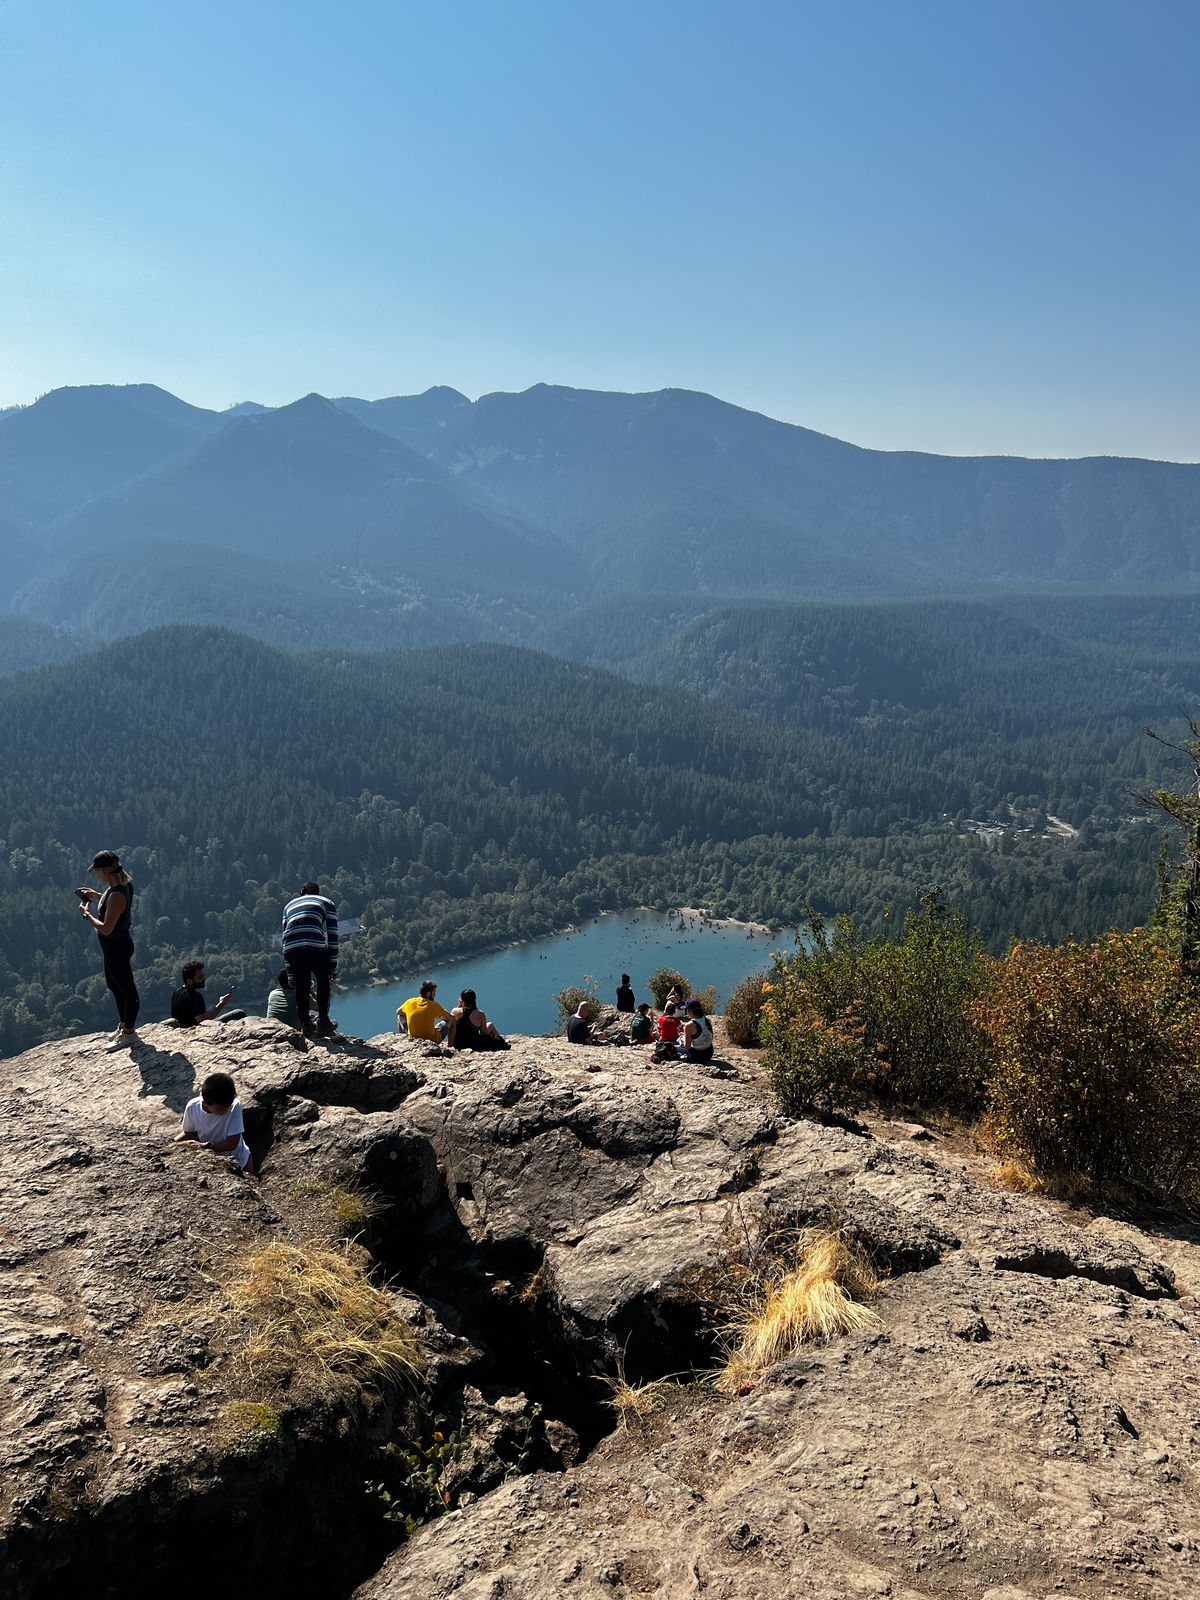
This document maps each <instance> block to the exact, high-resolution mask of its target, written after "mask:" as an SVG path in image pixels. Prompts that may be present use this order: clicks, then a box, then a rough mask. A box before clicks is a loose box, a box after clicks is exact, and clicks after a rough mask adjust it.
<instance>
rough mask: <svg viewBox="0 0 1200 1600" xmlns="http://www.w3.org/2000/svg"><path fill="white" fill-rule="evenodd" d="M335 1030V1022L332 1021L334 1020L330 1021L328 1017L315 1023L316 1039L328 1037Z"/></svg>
mask: <svg viewBox="0 0 1200 1600" xmlns="http://www.w3.org/2000/svg"><path fill="white" fill-rule="evenodd" d="M336 1032H337V1024H336V1023H334V1022H331V1021H330V1019H329V1018H328V1017H326V1018H325V1020H324V1022H318V1023H317V1038H318V1039H328V1038H329V1037H330V1035H331V1034H334V1033H336Z"/></svg>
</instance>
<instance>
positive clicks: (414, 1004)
mask: <svg viewBox="0 0 1200 1600" xmlns="http://www.w3.org/2000/svg"><path fill="white" fill-rule="evenodd" d="M400 1009H401V1011H403V1013H404V1020H405V1022H407V1023H408V1035H409V1038H410V1039H432V1040H433V1041H434V1043H435V1044H436V1043H437V1037H438V1034H437V1029H436V1028H435V1027H434V1023H435V1022H436V1021H437V1020H438V1018H439V1017H445V1018H446V1020H447V1021H449V1020H450V1013H449V1012H448V1011H447V1010H446V1008H445V1006H440V1005H438V1003H437V1001H436V1000H426V999H425V998H424V997H423V996H422V995H415V996H414V997H413V999H411V1000H406V1001H405V1002H404V1004H403V1005H402V1006H401V1007H400Z"/></svg>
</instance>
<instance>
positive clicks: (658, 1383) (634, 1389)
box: [599, 1351, 683, 1431]
mask: <svg viewBox="0 0 1200 1600" xmlns="http://www.w3.org/2000/svg"><path fill="white" fill-rule="evenodd" d="M599 1381H600V1382H601V1383H603V1384H604V1385H605V1387H606V1388H607V1389H608V1395H609V1397H608V1399H607V1400H606V1401H605V1402H604V1404H605V1405H606V1406H608V1407H609V1408H610V1409H611V1410H613V1411H615V1412H616V1414H617V1425H618V1427H620V1428H621V1429H622V1430H623V1431H624V1430H628V1429H629V1428H630V1427H631V1426H632V1425H633V1424H634V1423H641V1422H645V1421H646V1419H647V1417H652V1416H653V1415H654V1413H655V1412H656V1411H661V1410H662V1408H663V1406H664V1405H665V1404H666V1403H667V1401H668V1399H669V1398H670V1397H671V1395H673V1394H676V1393H678V1391H679V1390H680V1389H681V1388H682V1386H683V1385H682V1384H681V1382H680V1377H679V1374H673V1375H672V1376H670V1377H666V1378H655V1379H653V1380H652V1381H650V1382H649V1383H630V1382H629V1379H628V1378H627V1377H626V1375H625V1353H624V1351H621V1352H620V1353H619V1354H618V1356H617V1370H616V1372H615V1373H614V1374H613V1375H612V1376H611V1377H610V1376H608V1374H607V1373H605V1374H602V1375H601V1376H600V1379H599Z"/></svg>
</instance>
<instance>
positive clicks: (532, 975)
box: [333, 911, 792, 1039]
mask: <svg viewBox="0 0 1200 1600" xmlns="http://www.w3.org/2000/svg"><path fill="white" fill-rule="evenodd" d="M780 948H787V949H791V948H792V936H791V934H790V933H780V934H766V933H759V932H750V931H748V930H747V929H746V928H745V927H744V926H734V927H705V926H704V924H703V923H701V922H700V921H699V920H698V919H697V918H694V917H689V918H687V919H686V925H685V926H684V927H683V928H682V930H681V929H680V922H679V916H678V914H676V915H675V916H673V917H670V918H668V917H667V916H666V915H665V914H664V913H663V912H659V911H623V912H609V913H608V914H607V915H606V916H602V917H598V918H596V919H595V920H594V921H592V920H591V919H589V920H588V921H587V922H586V923H585V924H584V925H583V926H582V927H579V928H576V929H574V930H572V931H569V932H566V933H554V934H549V935H548V936H547V937H546V938H544V939H534V940H531V941H530V942H529V943H528V944H520V945H514V946H511V947H510V948H508V949H505V950H493V951H492V952H490V953H489V954H488V955H481V956H469V957H467V958H466V959H465V960H462V961H447V962H444V963H442V965H440V966H434V967H430V968H429V969H428V970H427V971H424V972H414V973H411V974H410V975H409V976H408V977H406V978H402V979H400V980H399V981H398V982H396V983H387V984H377V985H375V987H374V988H370V989H350V990H347V991H346V992H345V993H344V994H340V995H338V996H336V998H335V1002H334V1005H333V1011H334V1014H335V1016H336V1017H337V1020H338V1027H339V1028H340V1029H341V1031H342V1032H343V1033H353V1034H358V1035H360V1036H362V1037H364V1038H368V1039H369V1038H370V1037H371V1036H372V1034H376V1033H392V1032H394V1031H395V1027H396V1007H397V1006H398V1005H399V1004H400V1002H401V1001H402V1000H407V999H408V998H409V997H410V996H411V995H414V994H416V992H417V985H418V984H419V983H420V981H421V979H422V978H432V979H433V980H434V982H435V983H436V984H437V985H438V999H439V1000H440V1001H441V1003H442V1004H443V1005H444V1006H445V1007H446V1009H447V1010H449V1009H450V1007H451V1006H453V1005H454V1004H455V1002H456V1001H457V999H458V994H459V990H460V989H468V988H469V989H474V990H475V992H476V994H477V995H478V996H479V1004H480V1007H481V1008H482V1009H483V1010H484V1011H486V1012H487V1015H488V1017H489V1019H490V1020H491V1021H493V1022H494V1023H495V1024H496V1026H497V1028H499V1030H500V1032H501V1033H553V1032H554V1031H555V1028H556V1018H555V1011H554V996H555V994H557V992H558V991H559V990H560V989H565V988H566V987H567V986H568V984H575V983H582V982H583V980H584V978H585V976H586V977H587V978H588V979H589V984H588V987H589V988H592V989H595V990H596V992H597V993H598V994H599V996H600V998H601V999H602V1000H605V1001H607V1002H608V1003H609V1004H610V1005H611V1004H613V1003H615V999H616V989H617V984H618V983H619V982H620V981H621V974H622V973H623V972H628V973H629V975H630V977H631V978H632V980H633V990H634V993H635V994H636V995H637V997H638V999H639V1000H649V999H650V998H651V996H650V991H649V990H648V989H647V987H646V979H647V978H648V977H649V976H650V974H651V973H652V972H654V971H655V970H656V969H657V968H658V967H674V968H675V969H676V971H678V972H682V973H683V975H684V976H685V977H686V978H687V979H688V981H689V983H691V984H692V986H693V987H694V988H696V989H703V988H705V987H706V986H707V985H708V984H710V983H711V984H714V985H715V986H716V989H717V994H718V998H719V1004H720V1005H722V1006H723V1005H724V1002H725V1000H726V998H727V996H728V995H729V994H730V993H731V992H732V991H733V990H734V989H736V987H737V986H738V984H739V983H741V981H742V979H743V978H747V977H749V975H750V974H751V973H752V972H759V971H761V970H762V969H763V968H764V967H766V966H768V965H769V963H770V960H771V952H772V951H773V950H777V949H780Z"/></svg>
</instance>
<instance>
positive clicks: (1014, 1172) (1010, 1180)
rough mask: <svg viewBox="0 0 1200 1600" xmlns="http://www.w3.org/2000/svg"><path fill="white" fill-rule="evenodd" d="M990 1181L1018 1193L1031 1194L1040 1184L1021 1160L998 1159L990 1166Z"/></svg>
mask: <svg viewBox="0 0 1200 1600" xmlns="http://www.w3.org/2000/svg"><path fill="white" fill-rule="evenodd" d="M992 1181H993V1182H994V1183H998V1184H1000V1186H1001V1187H1002V1188H1004V1189H1015V1190H1016V1191H1017V1192H1018V1194H1032V1193H1033V1192H1034V1191H1035V1190H1036V1189H1040V1188H1041V1184H1040V1183H1039V1182H1038V1180H1037V1178H1035V1177H1034V1175H1033V1173H1032V1172H1030V1170H1029V1168H1028V1167H1027V1166H1026V1165H1025V1163H1024V1162H1023V1161H998V1162H997V1163H996V1165H995V1166H994V1167H993V1168H992Z"/></svg>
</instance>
